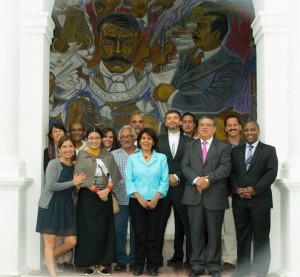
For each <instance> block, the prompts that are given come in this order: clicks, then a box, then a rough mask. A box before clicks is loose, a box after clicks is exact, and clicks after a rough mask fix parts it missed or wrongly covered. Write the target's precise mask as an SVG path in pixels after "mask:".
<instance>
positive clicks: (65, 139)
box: [57, 136, 76, 148]
mask: <svg viewBox="0 0 300 277" xmlns="http://www.w3.org/2000/svg"><path fill="white" fill-rule="evenodd" d="M68 140H69V141H71V142H72V144H73V145H74V147H76V145H75V142H74V140H73V139H72V138H71V137H69V136H63V137H61V138H60V139H59V141H58V143H57V148H61V147H62V145H63V144H64V142H66V141H68Z"/></svg>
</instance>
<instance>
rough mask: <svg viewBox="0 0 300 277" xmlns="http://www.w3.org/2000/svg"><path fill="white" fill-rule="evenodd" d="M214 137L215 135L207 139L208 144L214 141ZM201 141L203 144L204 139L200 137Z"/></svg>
mask: <svg viewBox="0 0 300 277" xmlns="http://www.w3.org/2000/svg"><path fill="white" fill-rule="evenodd" d="M213 139H214V137H211V138H210V139H208V140H206V141H207V144H209V145H210V144H211V143H212V141H213ZM200 141H201V144H202V142H203V141H204V140H203V139H201V138H200Z"/></svg>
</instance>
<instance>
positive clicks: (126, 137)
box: [120, 135, 133, 139]
mask: <svg viewBox="0 0 300 277" xmlns="http://www.w3.org/2000/svg"><path fill="white" fill-rule="evenodd" d="M132 137H133V135H127V136H120V139H130V138H132Z"/></svg>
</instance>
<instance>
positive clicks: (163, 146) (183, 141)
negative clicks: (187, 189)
mask: <svg viewBox="0 0 300 277" xmlns="http://www.w3.org/2000/svg"><path fill="white" fill-rule="evenodd" d="M191 141H193V139H192V138H190V137H187V136H185V135H183V134H182V133H181V134H180V137H179V142H178V148H177V152H176V155H175V157H174V158H173V156H172V153H171V148H170V144H169V137H168V135H163V136H160V137H159V138H158V149H157V150H158V152H160V153H163V154H165V155H166V156H167V161H168V166H169V174H176V175H177V176H178V178H179V180H180V183H179V185H177V186H175V187H172V186H169V191H168V194H171V193H172V194H176V195H177V196H180V198H181V197H182V195H183V192H184V185H185V177H184V175H183V173H182V170H181V161H182V157H183V154H184V151H185V149H186V148H187V143H189V142H191Z"/></svg>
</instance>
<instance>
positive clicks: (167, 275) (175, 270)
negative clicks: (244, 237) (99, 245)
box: [23, 241, 278, 277]
mask: <svg viewBox="0 0 300 277" xmlns="http://www.w3.org/2000/svg"><path fill="white" fill-rule="evenodd" d="M172 254H173V241H166V242H165V245H164V260H165V262H164V266H163V267H161V268H160V269H159V272H158V275H159V277H181V276H188V275H189V272H190V269H185V268H183V267H182V266H181V265H176V267H172V266H167V265H166V261H167V260H168V259H170V258H171V257H172ZM231 274H232V272H222V277H231ZM58 275H59V276H68V277H72V276H84V275H83V274H82V270H77V271H66V272H63V273H59V274H58ZM111 275H112V276H119V277H127V276H130V277H132V276H134V275H133V273H132V271H129V269H128V268H127V270H126V271H122V272H112V274H111ZM33 276H39V277H44V276H45V277H48V276H49V275H48V272H47V269H46V268H42V269H41V270H40V271H32V272H30V273H29V274H27V275H24V276H23V277H33ZM93 276H95V277H96V276H97V277H98V276H99V277H100V276H104V275H100V274H96V275H93ZM142 276H149V274H148V273H147V271H146V270H145V271H144V274H143V275H142ZM204 276H205V277H209V276H210V275H203V277H204ZM253 276H255V275H253ZM268 277H278V275H276V274H269V275H268Z"/></svg>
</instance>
